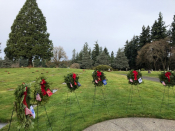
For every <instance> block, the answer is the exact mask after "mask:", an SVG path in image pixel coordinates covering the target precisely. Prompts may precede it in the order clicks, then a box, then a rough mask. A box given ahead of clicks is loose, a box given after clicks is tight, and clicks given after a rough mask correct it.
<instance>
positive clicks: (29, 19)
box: [4, 0, 53, 66]
mask: <svg viewBox="0 0 175 131" xmlns="http://www.w3.org/2000/svg"><path fill="white" fill-rule="evenodd" d="M52 49H53V44H52V41H51V40H49V33H47V27H46V20H45V17H44V16H43V14H42V11H41V10H40V9H39V8H38V5H37V3H36V0H26V2H25V4H24V5H23V7H22V8H21V10H20V12H19V13H18V15H17V17H16V19H15V20H14V23H13V25H12V26H11V33H10V34H9V39H8V41H7V47H6V48H5V50H4V52H5V54H6V55H7V57H8V58H10V59H12V60H17V59H19V58H20V57H24V58H27V59H28V66H32V60H33V59H34V58H39V59H50V58H51V57H52V52H51V51H52Z"/></svg>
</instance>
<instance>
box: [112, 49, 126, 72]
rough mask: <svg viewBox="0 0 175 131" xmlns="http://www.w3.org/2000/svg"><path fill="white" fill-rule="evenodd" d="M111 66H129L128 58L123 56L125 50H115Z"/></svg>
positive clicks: (117, 67) (123, 67) (118, 67)
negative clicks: (115, 53)
mask: <svg viewBox="0 0 175 131" xmlns="http://www.w3.org/2000/svg"><path fill="white" fill-rule="evenodd" d="M113 68H114V69H125V68H129V65H128V59H127V57H126V56H125V52H124V50H122V49H120V48H119V49H118V51H117V55H116V58H115V60H114V64H113Z"/></svg>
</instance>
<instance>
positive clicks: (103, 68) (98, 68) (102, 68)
mask: <svg viewBox="0 0 175 131" xmlns="http://www.w3.org/2000/svg"><path fill="white" fill-rule="evenodd" d="M108 69H110V70H111V71H112V70H113V68H112V67H111V66H108V65H99V66H96V67H94V68H93V70H99V71H108Z"/></svg>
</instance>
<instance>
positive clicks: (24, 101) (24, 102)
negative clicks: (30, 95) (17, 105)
mask: <svg viewBox="0 0 175 131" xmlns="http://www.w3.org/2000/svg"><path fill="white" fill-rule="evenodd" d="M23 95H24V100H23V104H24V105H25V106H26V108H25V109H24V110H25V115H29V114H28V112H27V108H28V106H27V102H26V97H27V87H26V91H25V92H24V94H23ZM30 116H32V115H31V114H30Z"/></svg>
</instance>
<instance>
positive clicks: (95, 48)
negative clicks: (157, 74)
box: [92, 41, 100, 65]
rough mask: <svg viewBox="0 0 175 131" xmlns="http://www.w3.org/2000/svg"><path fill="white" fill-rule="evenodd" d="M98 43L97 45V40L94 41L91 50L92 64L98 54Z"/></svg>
mask: <svg viewBox="0 0 175 131" xmlns="http://www.w3.org/2000/svg"><path fill="white" fill-rule="evenodd" d="M99 54H100V53H99V45H98V41H96V42H95V47H94V49H93V51H92V60H93V65H94V64H95V62H96V59H97V56H98V55H99Z"/></svg>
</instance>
